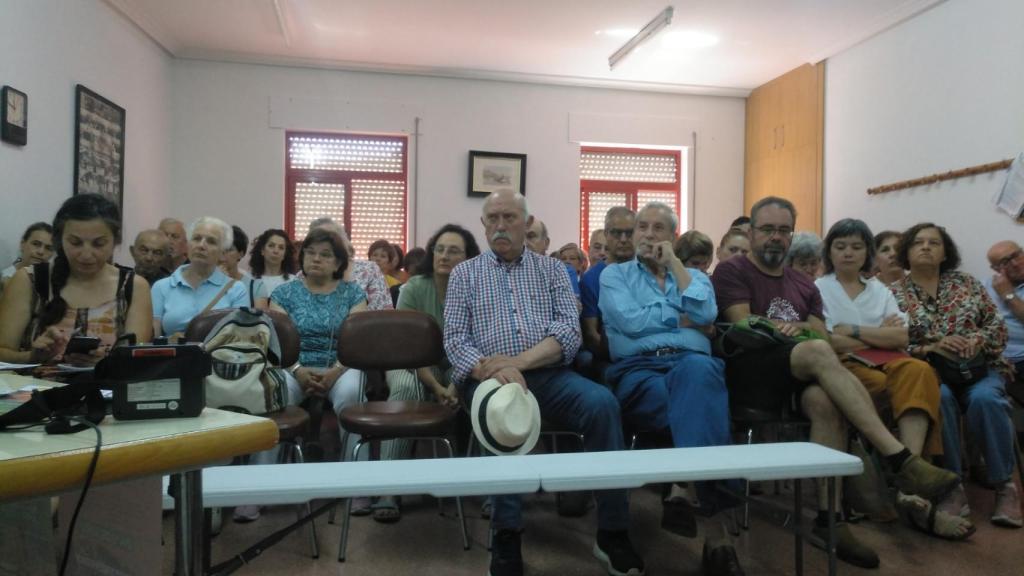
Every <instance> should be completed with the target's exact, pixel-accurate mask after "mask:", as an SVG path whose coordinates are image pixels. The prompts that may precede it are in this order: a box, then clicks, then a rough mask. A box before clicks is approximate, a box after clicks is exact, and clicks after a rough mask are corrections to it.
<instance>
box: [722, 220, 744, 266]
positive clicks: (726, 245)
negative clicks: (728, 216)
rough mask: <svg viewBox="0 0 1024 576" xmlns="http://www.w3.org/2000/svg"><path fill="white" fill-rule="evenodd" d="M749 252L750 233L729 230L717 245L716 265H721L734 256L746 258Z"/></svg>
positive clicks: (740, 230) (736, 229) (738, 229)
mask: <svg viewBox="0 0 1024 576" xmlns="http://www.w3.org/2000/svg"><path fill="white" fill-rule="evenodd" d="M749 252H750V231H749V230H748V231H747V232H744V231H743V230H742V229H740V228H729V229H728V230H726V232H725V234H723V235H722V240H721V241H720V242H719V243H718V251H717V252H716V253H715V256H717V257H718V263H719V264H721V263H722V262H725V261H726V260H728V259H729V258H732V257H734V256H746V255H747V253H749Z"/></svg>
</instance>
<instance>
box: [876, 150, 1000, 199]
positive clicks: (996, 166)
mask: <svg viewBox="0 0 1024 576" xmlns="http://www.w3.org/2000/svg"><path fill="white" fill-rule="evenodd" d="M1012 163H1013V158H1010V159H1009V160H1001V161H999V162H992V163H990V164H979V165H977V166H971V167H970V168H961V169H959V170H950V171H949V172H945V173H942V174H932V175H931V176H925V177H923V178H914V179H913V180H903V181H902V182H894V183H892V184H886V185H884V186H876V187H874V188H868V194H884V193H885V192H893V191H896V190H903V189H906V188H913V187H915V186H927V185H928V184H935V183H936V182H942V181H944V180H955V179H957V178H965V177H967V176H975V175H977V174H984V173H986V172H995V171H996V170H1006V169H1007V168H1009V167H1010V164H1012Z"/></svg>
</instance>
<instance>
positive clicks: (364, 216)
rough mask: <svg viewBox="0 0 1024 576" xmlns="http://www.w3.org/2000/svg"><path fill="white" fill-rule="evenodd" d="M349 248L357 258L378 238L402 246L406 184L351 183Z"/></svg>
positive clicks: (356, 181) (364, 181) (385, 182)
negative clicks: (350, 243) (350, 240)
mask: <svg viewBox="0 0 1024 576" xmlns="http://www.w3.org/2000/svg"><path fill="white" fill-rule="evenodd" d="M351 221H352V230H351V231H350V232H349V234H350V235H351V237H352V248H353V249H354V250H355V251H356V258H366V251H367V250H368V249H369V248H370V244H373V242H374V241H375V240H380V239H381V238H383V239H385V240H387V241H389V242H393V243H398V244H399V245H402V246H404V245H405V182H391V181H386V180H353V181H352V220H351Z"/></svg>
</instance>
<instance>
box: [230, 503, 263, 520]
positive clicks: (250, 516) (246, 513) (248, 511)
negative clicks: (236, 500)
mask: <svg viewBox="0 0 1024 576" xmlns="http://www.w3.org/2000/svg"><path fill="white" fill-rule="evenodd" d="M234 519H235V522H238V523H239V524H244V523H246V522H252V521H253V520H259V519H260V507H259V506H235V515H234Z"/></svg>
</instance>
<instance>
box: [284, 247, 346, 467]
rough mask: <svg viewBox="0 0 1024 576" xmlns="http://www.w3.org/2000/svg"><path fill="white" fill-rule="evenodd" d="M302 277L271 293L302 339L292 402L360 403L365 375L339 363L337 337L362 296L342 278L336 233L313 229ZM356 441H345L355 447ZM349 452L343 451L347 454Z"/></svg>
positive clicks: (341, 255) (341, 252) (342, 255)
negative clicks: (324, 399) (309, 399)
mask: <svg viewBox="0 0 1024 576" xmlns="http://www.w3.org/2000/svg"><path fill="white" fill-rule="evenodd" d="M300 257H301V268H302V273H303V278H302V279H301V280H296V281H294V282H287V283H285V284H282V285H280V286H278V287H277V288H275V289H274V292H273V293H272V294H271V295H270V308H271V309H272V310H278V311H280V312H284V313H286V314H288V316H290V317H291V319H292V322H294V323H295V328H296V329H297V330H298V333H299V339H300V350H299V362H298V363H297V364H296V365H295V366H292V367H291V369H290V371H291V373H292V375H293V376H294V378H293V379H289V386H288V387H289V390H288V393H289V395H290V398H299V399H300V400H298V401H296V403H297V402H301V399H302V398H305V397H306V396H322V397H327V398H330V400H331V404H332V405H333V406H334V411H335V412H340V411H341V409H342V408H344V407H345V406H348V405H350V404H353V403H356V402H361V401H362V400H363V399H362V397H361V390H360V389H361V387H362V380H363V374H362V373H361V372H359V371H358V370H352V369H349V368H347V367H345V366H342V365H341V364H340V363H339V362H338V361H337V360H336V358H337V353H336V351H335V350H336V348H337V341H336V339H335V335H336V333H337V331H338V328H339V327H340V326H341V324H342V322H344V321H345V318H347V317H348V315H349V314H352V313H356V312H362V311H363V310H366V293H365V292H364V291H363V289H362V288H360V287H359V285H358V284H356V283H354V282H345V281H343V280H342V277H343V276H344V274H345V269H346V268H347V267H348V264H349V260H348V252H346V251H345V248H344V244H343V243H342V241H341V238H340V237H338V235H337V234H335V233H333V232H330V231H327V230H324V229H317V230H314V231H313V232H310V233H309V236H306V239H305V240H304V241H303V242H302V248H301V253H300ZM357 440H358V437H356V438H351V437H350V440H349V442H350V443H352V444H353V445H354V443H355V442H356V441H357ZM345 453H347V452H345Z"/></svg>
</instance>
